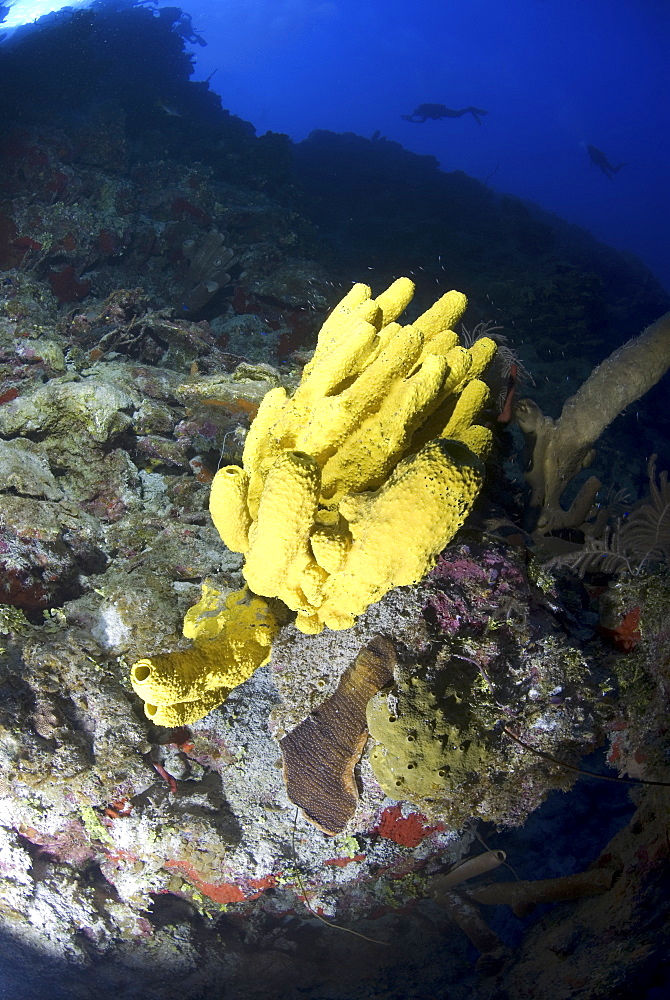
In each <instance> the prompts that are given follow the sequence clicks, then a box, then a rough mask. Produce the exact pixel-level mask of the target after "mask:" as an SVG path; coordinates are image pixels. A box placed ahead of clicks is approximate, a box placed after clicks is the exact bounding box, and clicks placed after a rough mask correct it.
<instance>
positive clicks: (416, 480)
mask: <svg viewBox="0 0 670 1000" xmlns="http://www.w3.org/2000/svg"><path fill="white" fill-rule="evenodd" d="M413 292H414V285H413V283H412V282H411V281H410V280H409V279H408V278H399V279H398V280H397V281H394V282H393V284H392V285H391V286H390V287H389V288H388V289H386V291H385V292H382V293H381V295H379V296H377V298H376V299H375V298H373V297H372V292H371V289H370V288H369V287H368V286H367V285H354V286H353V288H352V289H351V290H350V291H349V292H348V293H347V295H346V296H345V297H344V299H343V300H342V302H340V304H339V305H338V306H336V307H335V309H334V310H333V312H332V313H331V314H330V316H329V317H328V318H327V319H326V321H325V323H324V324H323V327H322V329H321V332H320V333H319V337H318V341H317V347H316V350H315V353H314V357H313V358H312V360H311V361H310V362H309V363H308V364H307V365H306V367H305V369H304V371H303V376H302V380H301V382H300V385H299V386H298V388H297V389H296V391H295V393H294V394H293V396H292V397H290V398H289V397H287V396H286V394H285V393H283V392H282V391H281V390H276V389H275V390H272V391H271V392H270V393H268V395H267V396H266V398H265V400H264V401H263V403H262V404H261V407H260V409H259V414H258V417H257V418H256V422H254V424H253V425H252V428H251V431H250V433H249V435H248V437H247V442H246V445H245V450H244V456H243V467H244V472H245V473H246V475H247V476H248V487H247V494H246V501H245V498H244V474H243V473H238V474H235V473H232V472H226V471H222V472H221V473H218V474H217V477H216V479H215V481H214V484H213V487H212V502H211V509H212V513H213V515H215V516H216V523H217V526H218V524H219V523H221V524H222V529H221V535H222V537H223V538H224V541H227V539H228V538H232V536H233V527H231V525H232V526H234V532H235V533H237V535H239V536H240V537H241V539H242V542H243V541H244V537H245V531H246V530H247V528H246V520H245V515H246V514H248V516H249V517H250V518H251V522H252V523H251V525H250V527H249V528H248V532H247V537H248V545H249V547H248V550H247V553H246V563H245V566H244V569H243V573H244V577H245V579H246V581H247V584H248V585H249V587H250V588H251V590H252V591H254V592H255V593H257V594H262V595H264V596H266V597H278V598H280V599H281V600H282V601H283V602H284V603H285V604H287V605H288V607H289V608H291V609H292V610H294V611H296V612H298V620H297V624H298V627H299V628H302V629H303V630H304V631H310V632H314V631H319V630H320V628H322V627H323V623H324V622H325V623H326V624H328V625H329V626H330V627H331V628H343V627H346V626H347V625H350V624H352V622H353V620H354V618H355V617H356V615H359V614H361V612H362V611H363V610H364V609H365V608H366V607H367V606H368V605H369V604H370V603H372V602H373V601H377V600H379V598H380V597H381V596H382V595H383V594H384V593H386V592H387V591H388V590H389V589H391V588H392V587H396V586H400V585H401V584H403V583H408V582H414V581H416V580H418V579H420V578H421V576H423V575H424V574H425V572H427V569H428V568H429V566H430V563H431V560H432V559H434V557H435V555H436V554H437V552H439V551H440V550H441V549H442V548H443V547H444V545H446V543H447V541H448V540H449V539H450V538H451V537H452V536H453V534H454V532H455V531H456V530H457V528H458V527H459V526H460V524H461V523H462V520H463V518H464V517H465V514H466V513H467V511H468V510H469V507H470V505H471V503H472V500H473V499H474V496H475V495H476V493H477V491H478V490H479V488H480V485H481V471H480V464H481V463H480V462H479V458H480V457H484V456H485V455H486V452H487V449H488V445H489V443H490V439H491V435H490V432H489V431H488V430H486V429H485V428H483V427H479V426H478V425H477V424H476V420H477V417H478V414H479V412H480V410H481V408H482V406H483V405H484V403H485V400H486V396H487V392H488V390H487V388H486V386H485V384H484V383H483V382H482V381H480V380H479V378H478V377H477V376H479V375H480V374H481V373H482V371H483V369H484V368H485V367H486V364H487V363H488V362H489V360H490V359H491V357H492V356H493V353H494V352H495V349H496V348H495V343H494V342H493V341H492V340H489V339H480V340H479V341H477V342H476V343H475V344H474V345H473V346H472V347H470V348H466V347H462V346H460V345H459V343H458V336H457V334H456V333H454V331H453V330H451V329H449V327H450V325H453V324H454V323H455V322H456V321H457V320H458V319H459V318H460V316H461V315H462V313H463V310H464V309H465V306H466V303H467V300H466V298H465V296H464V295H462V294H461V293H460V292H455V291H452V292H448V293H447V294H446V295H443V296H442V297H441V298H440V299H439V300H438V301H437V302H436V303H435V304H434V305H433V306H431V307H430V308H429V309H427V310H426V311H425V312H423V313H422V314H421V315H420V316H419V318H418V319H417V320H415V321H414V322H413V323H411V324H409V325H405V326H403V325H401V324H400V323H398V322H397V317H398V316H399V315H400V314H401V312H402V310H403V309H404V308H405V306H406V305H407V304H408V303H409V301H410V300H411V297H412V294H413ZM442 437H447V438H449V439H454V440H453V441H451V443H442V444H438V443H436V442H437V440H438V439H440V438H442ZM456 439H458V440H460V441H467V442H468V443H469V444H472V451H469V450H468V449H467V448H465V447H464V446H463V444H459V443H458V440H456ZM431 442H432V443H431ZM474 470H477V471H476V472H475V471H474ZM229 478H230V481H228V480H229ZM238 486H239V490H238ZM245 502H246V512H245V510H244V506H245ZM416 511H421V514H420V515H416V516H415V512H416ZM410 512H411V513H410ZM410 522H411V523H410ZM399 537H400V538H409V540H410V543H409V545H406V546H398V545H397V539H398V538H399ZM237 544H238V546H239V544H240V543H239V541H238V542H237ZM238 550H239V548H238ZM396 550H402V556H403V558H402V559H401V560H400V562H398V559H400V555H401V553H400V552H399V551H396ZM347 594H348V595H349V596H348V597H347Z"/></svg>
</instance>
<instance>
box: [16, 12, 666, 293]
mask: <svg viewBox="0 0 670 1000" xmlns="http://www.w3.org/2000/svg"><path fill="white" fill-rule="evenodd" d="M6 2H11V0H5V3H6ZM44 3H47V4H48V0H17V3H16V5H15V7H14V9H13V11H11V12H10V18H13V19H16V13H17V12H18V10H19V9H20V8H24V9H28V10H29V11H31V12H32V14H33V15H34V13H35V12H36V11H37V10H38V5H40V4H44ZM54 6H57V4H54ZM44 9H45V8H44V6H41V7H40V8H39V12H42V11H43V10H44ZM186 9H187V11H188V13H189V14H190V15H191V16H192V18H193V24H194V27H195V28H196V30H197V31H198V32H199V33H200V34H201V35H202V36H203V38H204V39H205V40H206V41H207V46H206V47H200V46H198V45H197V44H194V45H193V46H192V48H193V51H194V55H195V59H196V72H195V76H194V78H195V79H205V78H206V77H208V76H209V75H210V74H211V73H214V76H213V77H212V81H211V85H212V87H213V88H214V89H215V90H216V91H217V92H218V93H219V94H221V96H222V100H223V106H224V107H225V108H227V109H229V110H230V111H231V112H232V113H234V114H236V115H239V116H241V117H242V118H244V119H247V120H249V121H251V122H252V123H253V124H254V125H255V126H256V129H257V131H258V133H259V134H260V133H263V132H265V131H267V130H272V131H276V132H285V133H288V134H289V135H290V136H291V138H293V139H296V140H300V139H303V138H304V137H305V136H307V135H308V134H309V132H310V131H312V129H317V128H319V129H332V130H333V131H337V132H343V131H353V132H357V133H358V134H360V135H364V136H371V135H372V134H373V133H374V132H375V131H376V130H379V131H380V132H381V134H382V135H384V136H386V137H387V138H389V139H394V140H397V141H399V142H401V143H403V144H404V145H405V146H406V147H407V148H409V149H411V150H413V151H415V152H418V153H431V154H433V155H435V156H436V157H437V158H438V159H439V161H440V163H441V165H442V166H443V167H444V169H445V170H463V171H465V172H466V173H468V174H470V175H471V176H473V177H476V178H478V179H479V180H482V181H484V180H487V179H488V183H489V184H490V185H491V186H492V187H494V188H495V189H497V190H499V191H501V192H504V193H511V194H515V195H518V196H519V197H522V198H527V199H530V200H532V201H535V202H537V203H538V204H540V205H541V206H542V207H543V208H545V209H548V210H550V211H554V212H556V213H557V214H559V215H560V216H562V217H563V218H565V219H567V220H569V221H571V222H575V223H578V224H579V225H581V226H584V227H585V228H587V229H589V230H591V232H592V233H593V234H594V235H596V236H597V237H598V238H599V239H602V240H603V241H604V242H606V243H608V244H610V245H611V246H614V247H616V248H617V249H621V250H628V251H631V252H633V253H635V254H637V255H638V256H639V257H641V258H642V259H643V260H644V262H645V263H646V264H647V265H648V266H649V267H650V268H651V269H652V270H653V271H654V273H655V274H656V275H657V277H659V278H660V279H661V280H662V281H663V283H664V285H665V287H666V288H667V289H668V290H669V291H670V241H669V239H668V234H669V231H670V194H669V193H668V176H669V174H670V60H669V59H668V57H667V54H668V50H669V49H670V3H669V2H668V0H460V2H455V0H372V2H370V0H186ZM8 23H9V22H8ZM422 102H436V103H443V104H446V105H447V106H449V107H451V108H460V107H464V106H468V105H474V106H476V107H480V108H484V109H486V110H487V111H488V112H489V113H488V115H487V117H486V118H484V119H483V123H482V125H481V126H479V125H478V124H477V123H476V121H475V120H474V119H473V118H472V117H471V116H469V115H467V116H465V117H463V118H458V119H447V120H442V121H429V122H426V123H425V124H423V125H417V124H411V123H409V122H404V121H402V120H401V117H400V116H401V115H402V114H403V113H410V112H411V111H412V110H413V109H414V107H415V106H416V105H418V104H420V103H422ZM586 144H592V145H594V146H596V147H598V148H599V149H601V150H603V151H604V152H605V154H606V155H607V157H608V158H609V160H610V162H611V163H613V164H617V163H620V162H625V164H626V165H625V166H624V167H623V168H622V169H621V171H620V172H619V173H617V174H616V175H615V177H614V178H613V179H611V180H610V179H608V178H607V177H606V176H605V175H604V174H603V173H602V172H601V171H600V170H598V168H597V167H594V166H591V165H590V163H589V159H588V155H587V153H586V150H585V148H584V146H585V145H586Z"/></svg>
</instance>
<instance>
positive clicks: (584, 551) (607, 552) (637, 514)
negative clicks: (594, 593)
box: [548, 455, 670, 576]
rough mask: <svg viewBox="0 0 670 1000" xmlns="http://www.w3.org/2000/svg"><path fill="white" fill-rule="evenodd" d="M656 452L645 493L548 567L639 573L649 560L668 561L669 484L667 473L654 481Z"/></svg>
mask: <svg viewBox="0 0 670 1000" xmlns="http://www.w3.org/2000/svg"><path fill="white" fill-rule="evenodd" d="M656 457H657V456H656V455H652V456H651V458H650V459H649V463H648V465H647V471H648V473H649V497H648V498H646V499H645V500H642V501H641V502H640V503H638V504H637V505H636V506H635V507H633V509H632V511H631V512H630V514H629V515H628V517H626V518H619V520H618V521H617V523H616V525H615V526H614V528H609V529H607V530H606V531H605V533H604V534H603V535H602V537H600V538H589V539H587V541H586V542H585V543H584V545H583V547H582V548H581V549H580V550H579V551H577V552H569V553H565V554H563V555H559V556H554V558H553V559H551V560H550V561H549V563H548V565H549V566H550V567H552V568H555V567H557V566H570V567H571V568H572V569H574V570H575V571H576V572H577V573H578V574H579V575H580V576H584V574H585V573H621V572H623V571H624V570H625V571H626V572H628V573H634V574H638V573H641V572H642V570H643V569H644V568H646V567H647V566H648V565H649V564H650V563H652V564H653V563H658V562H668V561H670V484H668V473H667V472H661V473H660V475H659V477H658V482H657V481H656Z"/></svg>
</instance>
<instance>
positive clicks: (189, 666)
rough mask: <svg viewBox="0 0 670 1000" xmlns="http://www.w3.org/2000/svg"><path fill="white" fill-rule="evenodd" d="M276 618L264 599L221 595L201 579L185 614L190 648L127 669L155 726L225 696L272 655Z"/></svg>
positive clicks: (195, 714)
mask: <svg viewBox="0 0 670 1000" xmlns="http://www.w3.org/2000/svg"><path fill="white" fill-rule="evenodd" d="M276 631H277V622H276V620H275V618H274V616H273V614H272V612H271V611H270V609H269V608H268V606H267V604H266V602H265V601H263V600H262V599H261V598H259V597H253V596H252V595H251V594H249V593H248V592H247V591H235V592H234V593H232V594H228V595H227V596H224V595H223V594H222V593H220V592H219V591H218V590H216V589H215V588H214V587H210V586H208V585H207V584H203V587H202V598H201V599H200V601H198V603H197V604H195V605H194V606H193V607H192V608H190V609H189V610H188V611H187V613H186V618H185V619H184V635H185V636H186V637H187V638H188V639H193V646H192V648H191V649H187V650H184V651H183V652H175V653H163V654H159V655H158V656H154V657H152V658H151V659H150V660H149V659H145V660H138V661H137V663H134V664H133V666H132V668H131V671H130V680H131V683H132V685H133V689H134V691H135V693H136V694H138V695H139V696H140V698H142V700H143V701H144V703H145V704H144V712H145V714H146V716H147V718H149V719H151V721H152V722H155V723H156V725H158V726H184V725H188V723H190V722H195V721H196V720H197V719H202V717H203V716H205V715H207V713H208V712H210V711H211V710H212V709H213V708H216V706H217V705H220V704H221V702H222V701H225V700H226V698H227V697H228V695H229V694H230V692H231V691H232V689H233V688H234V687H237V686H238V684H242V683H243V682H244V681H246V680H247V679H248V678H249V677H251V675H252V674H253V672H254V670H256V669H257V667H261V666H263V664H264V663H267V661H268V660H269V659H270V650H271V646H272V640H273V639H274V636H275V633H276Z"/></svg>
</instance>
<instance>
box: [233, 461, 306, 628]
mask: <svg viewBox="0 0 670 1000" xmlns="http://www.w3.org/2000/svg"><path fill="white" fill-rule="evenodd" d="M320 492H321V470H320V469H319V466H318V465H317V463H316V461H315V460H314V459H313V458H312V457H311V456H310V455H306V454H305V453H304V452H300V451H285V452H284V453H283V454H282V455H280V456H279V458H278V459H277V460H276V461H275V463H274V465H273V466H272V468H271V469H270V471H269V473H268V475H267V478H266V480H265V486H264V489H263V494H262V496H261V500H260V504H259V507H258V519H257V520H256V522H255V523H254V525H253V527H252V529H251V531H250V533H249V541H250V545H249V551H248V553H247V558H246V562H245V565H244V569H243V573H244V578H245V580H246V581H247V583H248V584H249V587H250V588H251V590H253V591H254V593H256V594H263V595H264V596H266V597H281V599H282V600H283V601H284V603H285V604H288V606H289V607H290V608H292V609H293V610H297V608H298V607H300V606H302V604H303V603H304V594H303V593H301V588H300V576H301V574H302V573H303V572H304V571H305V570H307V568H308V567H309V564H310V563H312V562H313V561H314V560H313V556H312V552H311V549H310V547H309V536H310V532H311V530H312V526H313V524H314V521H315V517H316V512H317V506H318V500H319V494H320ZM310 589H311V588H310Z"/></svg>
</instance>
